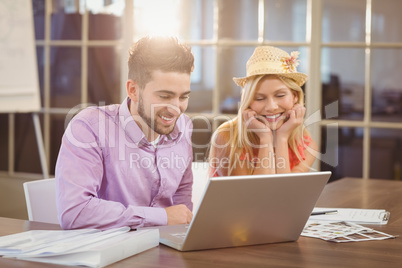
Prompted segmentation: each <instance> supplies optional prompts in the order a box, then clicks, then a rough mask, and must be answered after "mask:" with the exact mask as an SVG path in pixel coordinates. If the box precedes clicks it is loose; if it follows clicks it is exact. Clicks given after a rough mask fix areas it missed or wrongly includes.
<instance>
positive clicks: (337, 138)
mask: <svg viewBox="0 0 402 268" xmlns="http://www.w3.org/2000/svg"><path fill="white" fill-rule="evenodd" d="M321 133H322V134H321V156H320V160H321V170H322V171H332V176H331V178H330V181H333V180H338V179H340V178H343V177H358V178H361V177H362V176H363V129H362V128H349V127H342V128H338V127H332V126H329V125H328V126H324V127H323V128H322V132H321Z"/></svg>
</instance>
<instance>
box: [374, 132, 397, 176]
mask: <svg viewBox="0 0 402 268" xmlns="http://www.w3.org/2000/svg"><path fill="white" fill-rule="evenodd" d="M401 151H402V129H380V128H372V129H371V142H370V178H376V179H395V180H401V179H402V177H401V169H402V154H401Z"/></svg>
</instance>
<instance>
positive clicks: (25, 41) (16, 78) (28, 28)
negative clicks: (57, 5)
mask: <svg viewBox="0 0 402 268" xmlns="http://www.w3.org/2000/svg"><path fill="white" fill-rule="evenodd" d="M39 110H40V92H39V80H38V67H37V63H36V47H35V35H34V23H33V11H32V1H31V0H18V1H15V0H0V113H13V112H34V111H39Z"/></svg>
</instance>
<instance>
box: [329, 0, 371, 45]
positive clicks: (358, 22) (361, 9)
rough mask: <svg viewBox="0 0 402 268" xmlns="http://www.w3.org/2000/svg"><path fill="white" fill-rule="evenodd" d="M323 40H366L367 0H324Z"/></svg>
mask: <svg viewBox="0 0 402 268" xmlns="http://www.w3.org/2000/svg"><path fill="white" fill-rule="evenodd" d="M322 9H323V11H322V12H323V13H322V41H323V42H341V41H347V42H364V40H365V27H366V26H365V25H366V24H365V21H366V0H353V1H350V0H323V5H322Z"/></svg>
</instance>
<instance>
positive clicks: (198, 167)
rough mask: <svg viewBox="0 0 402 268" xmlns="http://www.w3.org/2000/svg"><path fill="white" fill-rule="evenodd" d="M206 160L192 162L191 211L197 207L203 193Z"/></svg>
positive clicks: (205, 177) (206, 173)
mask: <svg viewBox="0 0 402 268" xmlns="http://www.w3.org/2000/svg"><path fill="white" fill-rule="evenodd" d="M208 167H209V166H208V162H193V163H192V166H191V169H192V170H193V193H192V194H193V195H192V198H191V201H192V202H193V212H195V211H196V210H197V209H198V206H199V204H200V199H201V196H202V194H203V193H204V189H205V186H206V185H207V182H208V179H209V178H208Z"/></svg>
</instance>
